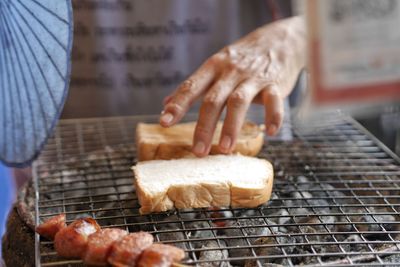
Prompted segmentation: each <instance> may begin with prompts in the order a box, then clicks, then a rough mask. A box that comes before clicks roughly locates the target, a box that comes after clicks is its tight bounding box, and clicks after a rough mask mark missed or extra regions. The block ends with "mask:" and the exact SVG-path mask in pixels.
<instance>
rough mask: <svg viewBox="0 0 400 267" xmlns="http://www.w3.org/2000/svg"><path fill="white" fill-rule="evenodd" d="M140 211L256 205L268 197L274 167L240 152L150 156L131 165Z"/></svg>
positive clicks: (265, 161) (144, 212)
mask: <svg viewBox="0 0 400 267" xmlns="http://www.w3.org/2000/svg"><path fill="white" fill-rule="evenodd" d="M133 171H134V175H135V186H136V193H137V196H138V198H139V202H140V204H141V208H140V212H141V213H142V214H146V213H150V212H161V211H167V210H170V209H173V208H178V209H184V208H204V207H213V206H214V207H228V206H231V207H256V206H258V205H260V204H262V203H264V202H266V201H268V200H269V199H270V197H271V191H272V182H273V168H272V165H271V163H270V162H268V161H267V160H265V159H259V158H254V157H248V156H242V155H212V156H207V157H205V158H184V159H176V160H151V161H143V162H139V163H137V164H136V165H135V166H133Z"/></svg>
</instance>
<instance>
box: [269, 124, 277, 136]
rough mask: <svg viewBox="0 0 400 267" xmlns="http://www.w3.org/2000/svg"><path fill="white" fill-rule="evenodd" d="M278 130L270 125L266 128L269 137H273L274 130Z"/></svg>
mask: <svg viewBox="0 0 400 267" xmlns="http://www.w3.org/2000/svg"><path fill="white" fill-rule="evenodd" d="M277 129H278V127H276V125H275V124H271V125H269V126H268V134H269V135H274V134H275V133H276V130H277Z"/></svg>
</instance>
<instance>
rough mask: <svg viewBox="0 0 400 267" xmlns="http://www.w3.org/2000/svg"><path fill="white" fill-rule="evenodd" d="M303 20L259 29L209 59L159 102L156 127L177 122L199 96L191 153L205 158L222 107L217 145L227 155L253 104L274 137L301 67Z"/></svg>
mask: <svg viewBox="0 0 400 267" xmlns="http://www.w3.org/2000/svg"><path fill="white" fill-rule="evenodd" d="M305 39H306V36H305V25H304V21H303V18H301V17H293V18H289V19H285V20H280V21H276V22H274V23H271V24H268V25H266V26H263V27H261V28H259V29H257V30H255V31H254V32H252V33H250V34H249V35H247V36H245V37H243V38H242V39H240V40H238V41H237V42H235V43H233V44H232V45H229V46H227V47H225V48H224V49H222V50H221V51H219V52H218V53H216V54H215V55H213V56H211V57H210V58H209V59H208V60H206V61H205V62H204V64H203V65H202V66H200V68H199V69H198V70H197V71H196V72H194V73H193V74H192V75H191V76H190V77H189V78H188V79H187V80H186V81H184V82H183V83H182V84H181V85H180V86H179V87H178V88H177V89H176V90H175V91H174V92H173V93H172V94H171V95H169V96H167V97H166V99H165V100H164V110H163V112H162V114H161V117H160V124H161V125H162V126H164V127H169V126H172V125H174V124H176V123H178V122H179V121H180V120H181V119H182V117H183V116H184V115H185V113H186V112H187V111H188V109H189V108H190V106H191V105H192V103H193V102H194V101H196V100H198V99H200V98H201V97H203V98H202V103H201V107H200V111H199V118H198V122H197V125H196V130H195V133H194V137H193V138H194V139H193V144H194V146H193V153H194V154H195V155H196V156H199V157H202V156H206V155H207V154H208V153H209V151H210V148H211V142H212V136H213V133H214V130H215V127H216V124H217V121H218V119H219V117H220V115H221V113H222V111H223V110H224V108H226V109H227V112H226V117H225V121H224V126H223V129H222V133H221V139H220V141H219V149H220V151H221V153H230V152H231V151H232V150H233V148H234V146H235V143H236V140H237V136H238V134H239V131H240V129H241V127H242V125H243V123H244V120H245V117H246V113H247V110H248V109H249V106H250V104H251V103H252V102H254V103H258V104H262V105H264V107H265V116H266V117H265V124H266V130H267V133H268V134H269V135H275V134H276V133H277V132H278V130H279V128H280V127H281V124H282V121H283V112H284V110H283V101H284V98H285V97H286V96H288V95H289V94H290V92H291V90H292V89H293V87H294V85H295V82H296V80H297V77H298V75H299V73H300V71H301V69H302V68H303V67H304V65H305V57H306V56H305V54H306V40H305Z"/></svg>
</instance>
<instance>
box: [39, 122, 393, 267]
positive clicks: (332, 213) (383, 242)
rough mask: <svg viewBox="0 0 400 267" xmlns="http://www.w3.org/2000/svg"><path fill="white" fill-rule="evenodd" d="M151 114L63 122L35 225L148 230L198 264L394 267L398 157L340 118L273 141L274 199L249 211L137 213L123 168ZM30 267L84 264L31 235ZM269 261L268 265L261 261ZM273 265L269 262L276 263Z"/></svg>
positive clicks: (44, 160)
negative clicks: (93, 223) (87, 220)
mask: <svg viewBox="0 0 400 267" xmlns="http://www.w3.org/2000/svg"><path fill="white" fill-rule="evenodd" d="M153 119H154V118H150V117H118V118H102V119H84V120H67V121H62V122H61V123H60V125H59V126H58V128H57V131H56V133H55V135H54V138H52V139H51V140H50V142H49V144H48V145H47V147H46V150H45V151H44V152H43V154H42V156H41V158H40V159H39V160H38V161H37V162H36V164H35V168H34V174H35V182H36V190H37V216H36V219H37V222H38V221H39V220H42V219H46V218H48V217H49V216H53V215H56V214H59V213H61V212H65V213H66V214H67V219H68V221H72V220H74V219H76V218H78V217H84V216H92V217H93V218H95V219H96V220H97V221H98V222H99V224H100V225H102V226H104V227H120V228H123V229H127V230H129V231H130V232H133V231H139V230H144V231H149V232H151V233H152V234H153V235H154V237H155V239H156V240H157V241H162V242H164V243H172V244H175V245H177V246H179V247H182V248H183V249H184V250H185V251H186V258H185V261H184V263H185V264H189V265H195V266H246V267H251V266H279V265H284V266H297V265H313V266H315V265H328V264H331V265H335V266H337V265H341V266H348V265H351V266H353V265H362V266H367V265H370V264H371V265H385V266H388V265H396V264H398V262H400V239H399V234H400V228H399V226H400V216H399V215H400V214H399V209H400V207H399V204H400V201H399V199H400V161H399V159H398V158H397V157H396V156H395V155H394V154H392V153H391V152H390V151H388V150H387V149H386V148H385V147H384V146H383V145H381V144H380V143H379V142H378V141H377V140H376V139H374V138H373V137H372V136H370V135H369V134H368V133H367V132H366V131H365V130H364V129H363V128H362V127H361V126H360V125H358V124H357V123H356V122H355V121H353V120H352V119H350V118H347V117H342V116H340V117H338V116H337V115H336V116H334V117H329V118H326V119H325V120H324V121H323V123H321V122H320V123H318V124H317V125H318V127H316V126H315V127H311V129H312V131H310V130H308V129H307V128H304V127H301V125H297V126H295V127H294V136H295V137H294V139H293V140H292V141H289V142H288V141H285V142H280V141H271V142H269V143H268V144H267V145H266V146H265V147H264V148H263V150H262V153H261V154H260V157H264V158H267V159H268V160H270V161H271V162H273V163H274V168H275V181H274V189H273V196H272V199H271V201H269V202H268V203H267V204H265V205H262V206H260V207H257V208H254V209H230V208H223V209H218V210H214V209H198V210H181V211H175V212H171V213H160V214H151V215H147V216H140V215H139V213H138V208H139V204H138V201H137V198H136V195H135V194H134V188H133V183H132V179H133V177H132V173H131V170H130V167H131V165H132V163H133V162H134V161H135V149H134V146H133V141H134V128H135V125H136V123H137V122H138V121H143V120H144V121H149V120H150V121H151V120H153ZM36 264H37V266H81V265H82V263H81V262H80V261H70V260H63V259H61V258H58V257H57V255H56V253H55V252H54V250H53V246H52V243H51V242H48V241H45V240H43V239H40V237H39V236H36ZM268 264H271V265H268ZM273 264H276V265H273Z"/></svg>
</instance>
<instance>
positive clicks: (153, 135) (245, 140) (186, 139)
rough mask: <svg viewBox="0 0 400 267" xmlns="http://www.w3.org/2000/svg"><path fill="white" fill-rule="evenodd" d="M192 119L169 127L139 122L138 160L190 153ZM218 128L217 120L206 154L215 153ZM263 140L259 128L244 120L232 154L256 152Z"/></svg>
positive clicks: (168, 157)
mask: <svg viewBox="0 0 400 267" xmlns="http://www.w3.org/2000/svg"><path fill="white" fill-rule="evenodd" d="M195 126H196V123H195V122H188V123H180V124H177V125H175V126H172V127H170V128H163V127H161V126H160V125H159V124H149V123H139V124H138V125H137V128H136V146H137V152H138V154H137V156H138V160H139V161H144V160H153V159H178V158H183V157H190V156H193V154H192V152H191V150H192V143H193V134H194V129H195ZM221 130H222V122H219V123H218V125H217V127H216V131H215V134H214V137H213V141H212V147H211V151H210V154H211V155H215V154H219V149H218V142H219V139H220V134H221ZM263 143H264V132H263V130H262V127H260V126H259V125H257V124H254V123H252V122H246V123H245V124H244V125H243V127H242V130H241V132H240V134H239V137H238V140H237V143H236V146H235V149H234V151H233V152H234V153H236V152H237V153H240V154H242V155H247V156H255V155H257V154H258V153H259V152H260V150H261V148H262V145H263Z"/></svg>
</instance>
